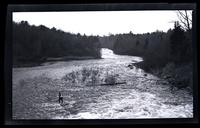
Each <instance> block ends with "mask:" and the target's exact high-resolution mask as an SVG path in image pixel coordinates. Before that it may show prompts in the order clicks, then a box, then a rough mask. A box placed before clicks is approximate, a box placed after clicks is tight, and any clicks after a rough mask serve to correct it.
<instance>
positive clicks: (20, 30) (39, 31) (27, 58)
mask: <svg viewBox="0 0 200 128" xmlns="http://www.w3.org/2000/svg"><path fill="white" fill-rule="evenodd" d="M67 56H72V58H73V57H74V58H75V57H77V56H83V57H84V56H90V57H93V58H100V44H99V42H98V37H96V36H86V35H80V34H72V33H67V32H64V31H62V30H57V29H56V28H54V27H53V28H51V29H50V28H47V27H46V26H44V25H40V26H34V25H32V26H31V25H29V23H28V22H27V21H21V22H20V23H15V22H13V65H16V66H20V65H24V64H25V63H41V62H44V61H46V60H47V59H48V58H58V57H67ZM31 65H32V64H31Z"/></svg>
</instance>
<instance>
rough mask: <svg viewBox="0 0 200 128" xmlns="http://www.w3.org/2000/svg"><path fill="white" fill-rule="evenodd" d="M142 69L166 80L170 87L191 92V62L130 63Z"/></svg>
mask: <svg viewBox="0 0 200 128" xmlns="http://www.w3.org/2000/svg"><path fill="white" fill-rule="evenodd" d="M132 65H134V66H136V67H138V68H141V69H143V70H144V71H146V72H148V73H150V74H153V75H155V76H157V77H159V78H161V79H164V80H166V81H168V83H169V84H171V85H172V86H171V87H172V89H173V88H174V87H175V88H178V89H185V90H186V91H188V92H189V93H190V94H192V92H193V65H192V62H188V63H183V64H175V63H173V62H169V63H167V64H165V65H164V66H160V67H157V66H152V65H151V66H148V65H147V62H145V61H142V62H139V63H134V64H132Z"/></svg>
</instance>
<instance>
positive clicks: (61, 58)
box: [13, 56, 102, 68]
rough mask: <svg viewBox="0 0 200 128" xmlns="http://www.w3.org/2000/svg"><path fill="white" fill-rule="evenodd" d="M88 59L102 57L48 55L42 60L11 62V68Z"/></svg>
mask: <svg viewBox="0 0 200 128" xmlns="http://www.w3.org/2000/svg"><path fill="white" fill-rule="evenodd" d="M89 59H102V58H98V57H93V56H65V57H49V58H46V59H45V60H43V61H32V62H30V61H29V62H20V63H18V64H13V68H20V67H34V66H43V63H46V62H56V61H71V60H89ZM50 64H51V63H50ZM52 64H53V63H52Z"/></svg>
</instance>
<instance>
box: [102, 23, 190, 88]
mask: <svg viewBox="0 0 200 128" xmlns="http://www.w3.org/2000/svg"><path fill="white" fill-rule="evenodd" d="M100 42H101V45H102V47H107V48H110V49H112V50H113V51H114V53H115V54H120V55H131V56H140V57H142V58H143V60H144V61H142V62H139V63H136V64H133V65H135V66H137V67H139V68H142V69H144V70H145V71H146V72H149V73H153V74H154V75H157V76H159V77H163V78H165V79H166V78H167V79H169V80H170V81H171V82H172V83H173V84H174V85H177V86H180V87H188V86H189V85H190V86H192V61H193V50H192V47H193V46H192V44H193V43H192V29H186V30H184V29H183V27H182V26H181V25H180V23H179V22H178V21H176V22H174V28H173V29H169V30H168V31H167V32H163V31H155V32H152V33H143V34H133V33H132V32H131V31H130V32H129V33H124V34H116V35H109V36H104V37H102V38H100Z"/></svg>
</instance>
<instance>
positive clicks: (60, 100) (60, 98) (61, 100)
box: [58, 92, 63, 103]
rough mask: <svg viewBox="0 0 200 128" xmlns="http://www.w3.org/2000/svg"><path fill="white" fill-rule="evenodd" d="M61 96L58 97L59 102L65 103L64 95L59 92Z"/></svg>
mask: <svg viewBox="0 0 200 128" xmlns="http://www.w3.org/2000/svg"><path fill="white" fill-rule="evenodd" d="M58 96H59V98H58V102H59V103H63V97H62V95H61V93H60V92H59V95H58Z"/></svg>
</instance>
